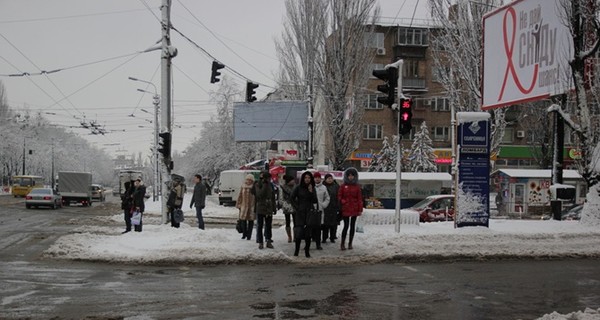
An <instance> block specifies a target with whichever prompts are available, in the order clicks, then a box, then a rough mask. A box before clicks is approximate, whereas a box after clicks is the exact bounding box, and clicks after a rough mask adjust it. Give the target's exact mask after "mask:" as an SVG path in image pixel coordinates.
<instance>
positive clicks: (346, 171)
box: [344, 167, 358, 184]
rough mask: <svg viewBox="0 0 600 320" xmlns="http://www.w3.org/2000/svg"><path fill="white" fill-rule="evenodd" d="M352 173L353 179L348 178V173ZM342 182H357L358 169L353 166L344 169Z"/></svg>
mask: <svg viewBox="0 0 600 320" xmlns="http://www.w3.org/2000/svg"><path fill="white" fill-rule="evenodd" d="M349 174H352V175H353V176H354V180H352V181H350V180H348V175H349ZM344 183H345V184H358V171H357V170H356V169H355V168H354V167H350V168H348V169H346V170H345V171H344Z"/></svg>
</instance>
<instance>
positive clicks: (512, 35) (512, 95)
mask: <svg viewBox="0 0 600 320" xmlns="http://www.w3.org/2000/svg"><path fill="white" fill-rule="evenodd" d="M560 3H561V0H517V1H513V2H511V3H510V4H508V5H506V6H503V7H501V8H499V9H497V10H494V11H492V12H491V13H489V14H487V15H485V16H484V17H483V68H482V85H481V91H482V92H481V94H482V106H481V109H482V110H487V109H491V108H498V107H503V106H506V105H511V104H516V103H522V102H528V101H535V100H540V99H544V98H548V97H550V96H553V95H557V94H562V93H564V92H566V91H567V90H570V89H571V88H572V81H571V71H570V68H569V60H571V59H572V57H573V43H572V41H573V39H572V36H571V34H570V32H569V29H568V27H567V25H566V22H565V21H563V17H564V16H565V12H564V9H563V8H562V6H561V4H560Z"/></svg>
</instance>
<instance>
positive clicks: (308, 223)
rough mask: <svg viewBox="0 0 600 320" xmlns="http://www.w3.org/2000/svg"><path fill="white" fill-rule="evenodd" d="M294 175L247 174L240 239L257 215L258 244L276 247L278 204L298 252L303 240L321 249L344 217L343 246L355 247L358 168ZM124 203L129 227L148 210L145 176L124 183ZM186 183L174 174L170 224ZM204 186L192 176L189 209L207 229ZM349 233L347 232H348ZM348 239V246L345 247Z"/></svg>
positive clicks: (137, 228) (307, 245)
mask: <svg viewBox="0 0 600 320" xmlns="http://www.w3.org/2000/svg"><path fill="white" fill-rule="evenodd" d="M294 180H295V179H294V177H292V176H289V175H284V176H283V183H281V186H280V187H279V188H277V187H276V186H275V184H273V182H272V180H271V174H270V173H269V172H268V171H262V172H260V174H259V177H258V181H255V178H254V176H253V175H252V174H248V175H246V177H245V181H244V183H243V184H242V186H241V188H240V193H239V196H238V199H237V202H236V207H237V208H238V209H239V217H238V219H239V223H240V224H241V233H242V239H245V240H251V239H252V231H253V229H254V221H256V242H257V243H258V248H259V249H264V248H265V247H266V248H269V249H273V248H274V247H273V238H272V237H273V230H272V226H273V215H275V214H276V213H277V210H278V209H279V208H281V209H282V211H283V214H284V216H285V231H286V234H287V240H288V242H289V243H292V242H294V244H295V246H294V256H298V255H299V253H300V247H301V245H302V241H303V240H304V243H305V244H304V254H305V256H306V257H307V258H309V257H310V246H311V243H312V242H313V241H314V242H315V246H316V249H317V250H323V247H322V244H323V243H327V241H330V242H331V243H335V242H336V240H337V226H338V225H339V223H340V222H341V221H343V222H344V227H343V229H342V233H341V241H340V250H346V249H350V250H351V249H352V244H353V240H354V234H355V232H356V219H357V218H358V216H360V215H361V214H362V210H363V199H362V190H361V187H360V185H359V183H358V171H357V170H356V169H355V168H352V167H351V168H348V169H346V170H345V171H344V176H343V183H342V185H338V183H337V182H336V181H335V179H334V178H333V176H332V175H331V174H326V175H325V177H324V178H322V177H321V174H320V173H319V172H315V173H312V172H310V171H305V172H303V173H302V175H301V177H300V181H299V183H298V184H297V185H296V184H295V181H294ZM125 190H126V191H125V193H124V194H123V195H122V197H121V200H122V203H121V207H122V208H123V210H124V216H125V227H126V229H125V231H124V232H123V233H126V232H129V231H131V228H132V222H131V217H132V214H133V212H135V211H139V212H140V213H143V212H144V195H145V194H146V187H145V186H144V183H143V182H142V180H141V179H137V180H134V181H130V182H126V183H125ZM185 192H186V186H185V184H184V181H183V177H181V179H173V181H172V185H171V188H170V193H169V197H168V201H167V208H168V218H169V219H168V220H169V221H170V222H171V226H172V227H175V228H179V223H180V222H179V221H178V220H177V219H176V211H177V210H181V207H182V205H183V197H184V195H185ZM206 194H207V190H206V186H205V185H204V184H203V183H202V176H200V175H199V174H197V175H195V176H194V192H193V195H192V199H191V201H190V209H191V208H193V207H194V206H195V207H196V218H197V220H198V228H199V229H201V230H204V219H203V216H202V210H203V209H204V207H205V205H206ZM134 230H135V231H138V232H141V231H142V222H141V220H140V221H139V224H136V225H134ZM348 235H349V237H348V238H347V236H348ZM346 239H348V246H347V247H346Z"/></svg>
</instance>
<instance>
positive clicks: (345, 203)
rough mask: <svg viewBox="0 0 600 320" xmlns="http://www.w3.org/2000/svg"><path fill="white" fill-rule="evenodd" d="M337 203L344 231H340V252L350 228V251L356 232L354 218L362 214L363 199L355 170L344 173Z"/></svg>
mask: <svg viewBox="0 0 600 320" xmlns="http://www.w3.org/2000/svg"><path fill="white" fill-rule="evenodd" d="M338 201H339V203H340V206H341V211H342V218H343V220H344V229H342V243H341V244H340V249H341V250H346V246H345V243H346V235H347V232H348V227H350V239H349V241H348V249H350V250H352V241H353V240H354V232H355V231H356V218H358V216H360V215H361V214H362V211H363V199H362V191H361V187H360V185H359V184H358V171H357V170H356V169H355V168H352V167H350V168H348V169H346V171H344V183H343V184H342V185H341V186H340V188H339V190H338Z"/></svg>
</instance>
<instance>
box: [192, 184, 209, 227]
mask: <svg viewBox="0 0 600 320" xmlns="http://www.w3.org/2000/svg"><path fill="white" fill-rule="evenodd" d="M194 183H195V185H194V195H193V196H192V201H191V202H190V209H191V208H192V207H193V206H196V218H198V228H199V229H201V230H204V218H203V217H202V209H204V207H205V205H206V186H205V185H204V183H202V176H201V175H199V174H197V175H195V176H194Z"/></svg>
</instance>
